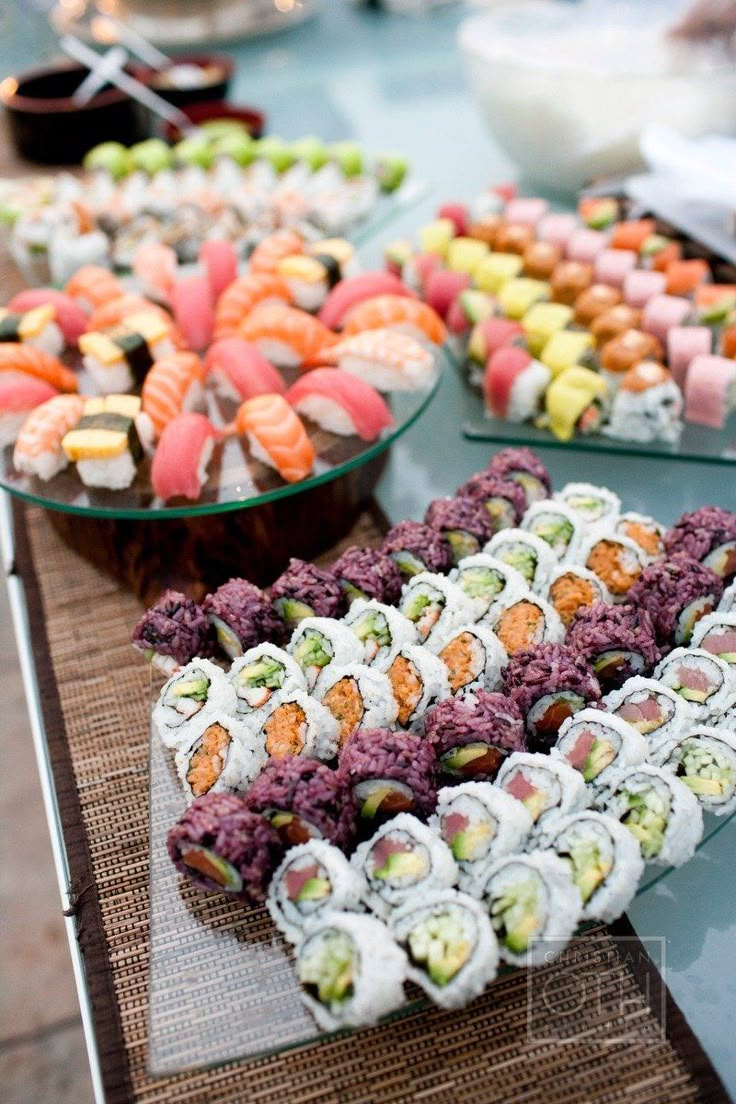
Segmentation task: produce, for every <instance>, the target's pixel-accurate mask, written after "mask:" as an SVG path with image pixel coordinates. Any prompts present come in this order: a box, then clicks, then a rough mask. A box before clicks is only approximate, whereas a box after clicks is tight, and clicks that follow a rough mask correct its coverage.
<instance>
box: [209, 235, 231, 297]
mask: <svg viewBox="0 0 736 1104" xmlns="http://www.w3.org/2000/svg"><path fill="white" fill-rule="evenodd" d="M199 259H200V261H201V262H202V264H203V265H204V269H205V272H206V273H207V279H208V280H209V283H210V289H211V291H212V298H213V300H216V299H217V298H218V297H219V296H220V295H222V293H223V291H225V289H226V288H228V287H230V285H231V284H232V283H233V281H234V280H235V279H236V277H237V275H238V255H237V253H236V252H235V246H234V245H233V244H232V242H229V241H225V240H224V239H220V240H214V239H208V240H207V241H204V242H202V244H201V246H200V247H199Z"/></svg>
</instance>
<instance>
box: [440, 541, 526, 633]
mask: <svg viewBox="0 0 736 1104" xmlns="http://www.w3.org/2000/svg"><path fill="white" fill-rule="evenodd" d="M450 579H451V580H452V582H453V583H456V584H457V586H459V587H460V589H461V590H462V591H463V592H464V593H465V594H466V595H467V596H468V598H471V599H472V600H473V601H474V602H478V603H479V608H482V610H483V613H482V616H483V617H487V616H488V613H489V610H491V609H492V608H494V607H495V606H496V604H497V603H498V602H502V601H503V600H504V599H506V598H508V597H509V595H514V596H518V595H520V594H523V593H524V592H525V591H526V590H527V582H526V579H525V578H524V576H523V575H521V574H520V573H519V572H518V571H516V570H515V569H514V568H513V567H509V565H508V564H506V563H504V562H503V560H498V559H496V557H495V556H489V555H488V553H487V552H478V553H477V554H476V555H475V556H466V557H465V558H464V559H462V560H461V561H460V563H459V564H458V565H457V567H456V568H454V569H453V571H452V572H451V573H450ZM481 603H482V606H481Z"/></svg>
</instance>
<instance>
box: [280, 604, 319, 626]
mask: <svg viewBox="0 0 736 1104" xmlns="http://www.w3.org/2000/svg"><path fill="white" fill-rule="evenodd" d="M274 608H275V610H276V612H277V613H280V614H281V616H282V617H283V619H284V621H286V623H287V624H288V625H290V626H291V627H292V628H294V627H296V625H298V624H299V622H300V621H303V620H304V618H305V617H314V610H313V609H312V607H311V606H308V605H307V603H306V602H300V601H298V599H296V598H277V599H276V601H275V602H274Z"/></svg>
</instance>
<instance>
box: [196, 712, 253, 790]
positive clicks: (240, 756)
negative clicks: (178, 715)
mask: <svg viewBox="0 0 736 1104" xmlns="http://www.w3.org/2000/svg"><path fill="white" fill-rule="evenodd" d="M187 737H188V741H187V745H186V746H182V747H180V748H179V750H178V751H177V753H176V769H177V773H178V775H179V778H180V779H181V784H182V788H183V790H184V793H185V795H186V797H187V800H188V801H193V800H194V798H195V797H202V795H203V794H207V793H237V794H243V793H244V792H245V790H246V789H247V787H248V783H249V782H252V781H253V779H254V778H255V777H256V775H257V774H258V772H259V771H260V769H261V767H262V766H263V764H264V763H265V761H266V752H265V749H264V746H263V741H262V740H259V739H258V737H257V736H256V735H255V734H254V733H252V732H251V731H249V730H248V729H247V728H246V727H245V725H244V724H243V723H242V721H239V720H236V718H235V717H233V716H231V715H230V714H228V713H223V712H222V710H220V709H215V710H213V711H212V712H207V713H200V714H199V715H198V716H197V717H196V718H194V719H193V720H192V722H191V723H190V725H189V726H188V732H187Z"/></svg>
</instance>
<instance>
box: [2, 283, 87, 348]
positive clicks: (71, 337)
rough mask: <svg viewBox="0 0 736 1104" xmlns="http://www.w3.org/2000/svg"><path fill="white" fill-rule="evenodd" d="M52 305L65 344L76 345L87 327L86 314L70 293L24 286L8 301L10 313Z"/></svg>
mask: <svg viewBox="0 0 736 1104" xmlns="http://www.w3.org/2000/svg"><path fill="white" fill-rule="evenodd" d="M47 305H48V306H51V307H54V308H55V310H56V324H57V326H58V327H59V329H60V330H61V332H62V334H63V336H64V340H65V341H66V343H67V345H76V344H77V341H78V340H79V338H80V336H81V335H82V334H83V333H84V332H85V330H86V329H87V315H86V314H85V312H84V311H83V310H82V308H81V307H80V305H79V303H77V301H76V300H75V299H72V297H71V295H66V294H65V293H64V292H63V291H57V290H56V288H26V290H25V291H19V292H18V294H17V295H14V296H13V298H12V299H11V300H10V302H9V303H8V310H9V311H10V312H11V313H18V314H24V313H25V311H29V310H33V309H34V308H35V307H45V306H47Z"/></svg>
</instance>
